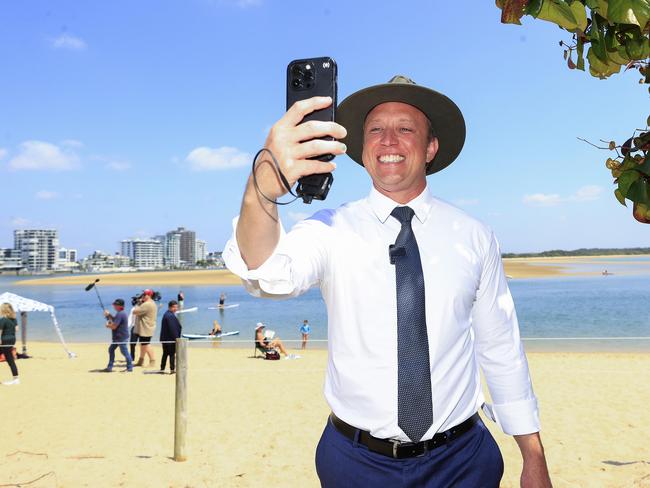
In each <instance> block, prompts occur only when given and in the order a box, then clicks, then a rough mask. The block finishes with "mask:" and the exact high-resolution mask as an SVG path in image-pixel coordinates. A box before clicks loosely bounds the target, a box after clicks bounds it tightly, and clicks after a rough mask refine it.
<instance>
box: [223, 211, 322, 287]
mask: <svg viewBox="0 0 650 488" xmlns="http://www.w3.org/2000/svg"><path fill="white" fill-rule="evenodd" d="M238 221H239V217H235V218H234V219H233V233H232V237H231V238H230V240H229V241H228V242H227V243H226V246H225V247H224V252H223V260H224V262H225V264H226V267H227V268H228V269H229V270H230V271H231V272H233V273H234V274H236V275H237V276H239V277H240V278H241V279H242V282H243V284H244V287H245V288H246V290H247V291H248V292H249V293H250V294H251V295H253V296H256V297H267V298H289V297H295V296H298V295H300V294H302V293H304V292H305V291H307V290H308V289H309V288H311V287H312V286H315V285H317V284H319V282H320V281H321V280H322V278H323V273H324V269H325V263H326V259H327V248H326V246H325V243H326V240H327V238H328V236H327V234H328V233H327V229H325V228H323V227H324V224H322V223H321V222H319V221H314V220H309V219H307V220H304V221H301V222H298V223H297V224H296V225H295V226H294V227H293V229H291V231H289V232H285V230H284V227H283V226H282V225H280V240H279V241H278V245H277V246H276V248H275V250H274V251H273V254H271V256H269V258H268V259H267V260H266V261H265V262H264V263H263V264H262V265H261V266H260V267H258V268H257V269H248V266H247V265H246V263H245V262H244V259H243V258H242V255H241V252H240V250H239V245H238V243H237V232H236V229H237V222H238Z"/></svg>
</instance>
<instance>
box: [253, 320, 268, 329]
mask: <svg viewBox="0 0 650 488" xmlns="http://www.w3.org/2000/svg"><path fill="white" fill-rule="evenodd" d="M264 327H266V325H264V324H263V323H262V322H258V323H257V325H256V326H255V330H258V329H263V328H264Z"/></svg>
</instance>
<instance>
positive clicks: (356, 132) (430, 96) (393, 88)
mask: <svg viewBox="0 0 650 488" xmlns="http://www.w3.org/2000/svg"><path fill="white" fill-rule="evenodd" d="M385 102H403V103H407V104H409V105H412V106H414V107H415V108H417V109H418V110H420V111H421V112H422V113H424V115H426V116H427V117H428V119H429V120H430V121H431V126H432V129H433V133H434V135H435V137H436V138H437V139H438V152H437V153H436V155H435V157H434V158H433V160H432V161H430V162H429V164H428V166H427V175H430V174H433V173H436V172H438V171H440V170H442V169H445V168H446V167H447V166H449V165H450V164H451V163H452V162H453V161H454V160H455V159H456V158H457V157H458V155H459V154H460V151H461V149H462V148H463V144H464V143H465V119H464V118H463V114H462V113H461V112H460V109H459V108H458V106H457V105H456V104H455V103H454V102H453V101H451V99H449V98H448V97H447V96H445V95H443V94H442V93H439V92H437V91H435V90H432V89H430V88H427V87H424V86H420V85H417V84H415V82H414V81H413V80H411V79H410V78H407V77H405V76H401V75H397V76H393V77H392V78H391V79H390V81H389V82H388V83H383V84H381V85H375V86H371V87H368V88H364V89H363V90H359V91H358V92H355V93H353V94H352V95H350V96H349V97H347V98H346V99H345V100H343V101H342V102H341V103H340V105H339V106H338V107H337V109H336V122H338V123H339V124H341V125H342V126H343V127H345V128H346V130H347V131H348V135H347V136H346V137H345V139H342V141H341V142H343V143H344V144H345V145H346V146H347V155H348V156H350V158H352V159H353V160H354V161H356V162H357V163H359V164H360V165H361V166H363V160H362V157H361V155H362V153H363V124H364V122H365V120H366V116H367V115H368V113H369V112H370V111H371V110H372V109H373V108H375V107H376V106H377V105H379V104H381V103H385Z"/></svg>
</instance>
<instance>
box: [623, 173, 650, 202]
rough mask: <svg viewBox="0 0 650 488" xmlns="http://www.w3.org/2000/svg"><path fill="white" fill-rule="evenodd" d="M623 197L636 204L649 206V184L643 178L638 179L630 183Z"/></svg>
mask: <svg viewBox="0 0 650 488" xmlns="http://www.w3.org/2000/svg"><path fill="white" fill-rule="evenodd" d="M625 197H626V198H627V199H628V200H632V201H633V202H636V203H643V204H645V205H648V204H650V183H648V182H647V181H646V180H645V178H639V179H638V180H636V181H635V182H634V183H632V185H631V186H630V189H629V190H628V192H627V194H626V195H625Z"/></svg>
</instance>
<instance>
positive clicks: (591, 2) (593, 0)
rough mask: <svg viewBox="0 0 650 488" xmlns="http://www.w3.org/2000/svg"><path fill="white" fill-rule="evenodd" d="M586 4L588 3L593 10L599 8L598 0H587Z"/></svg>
mask: <svg viewBox="0 0 650 488" xmlns="http://www.w3.org/2000/svg"><path fill="white" fill-rule="evenodd" d="M585 5H587V7H589V8H590V9H591V10H594V9H596V8H598V0H586V1H585Z"/></svg>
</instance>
